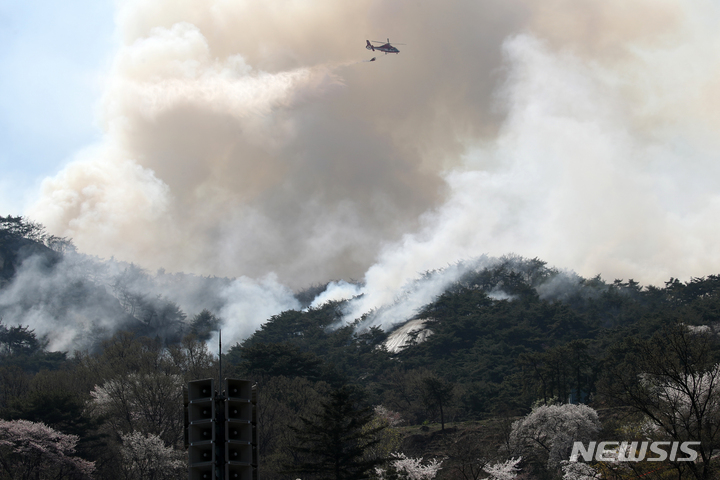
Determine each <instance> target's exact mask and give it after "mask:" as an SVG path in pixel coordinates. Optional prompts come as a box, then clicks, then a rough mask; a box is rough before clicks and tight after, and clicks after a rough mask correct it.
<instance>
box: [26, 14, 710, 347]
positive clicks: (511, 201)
mask: <svg viewBox="0 0 720 480" xmlns="http://www.w3.org/2000/svg"><path fill="white" fill-rule="evenodd" d="M718 18H720V6H718V5H716V4H713V3H709V2H701V3H698V2H692V1H690V0H662V1H655V0H653V1H649V0H634V1H630V2H627V1H620V0H611V1H607V0H602V1H601V0H582V1H577V0H556V1H551V2H529V1H523V0H511V1H500V0H496V1H492V0H491V1H485V2H476V1H471V0H462V1H458V2H453V3H451V4H446V3H443V4H441V3H432V2H420V3H418V2H406V1H399V2H392V3H388V2H380V1H376V0H361V1H358V2H350V3H342V2H341V3H338V2H332V1H330V0H313V1H310V2H301V3H292V4H283V8H279V7H278V4H277V2H261V3H258V2H242V1H240V2H220V3H218V2H210V3H208V2H201V1H200V0H189V1H186V2H181V3H180V4H178V2H174V1H170V0H155V1H152V2H140V1H131V0H128V1H125V2H122V3H121V4H119V7H118V15H117V30H118V35H119V36H120V37H121V39H122V41H121V47H120V49H119V50H118V52H117V53H116V56H115V61H114V64H113V67H112V70H111V72H110V74H109V76H108V81H107V85H106V89H105V95H104V97H103V99H102V105H101V112H102V113H101V122H102V124H103V126H104V129H105V132H106V137H105V139H104V141H103V142H102V143H101V144H99V145H94V146H90V147H88V148H87V149H86V150H84V151H82V152H79V153H78V155H77V158H76V159H75V161H74V162H72V163H70V164H69V165H67V167H65V168H64V169H63V170H62V171H60V172H59V173H58V174H57V175H56V176H54V177H53V178H49V179H46V180H45V182H44V184H43V187H42V193H41V196H40V198H39V199H38V200H37V202H36V203H35V205H34V207H33V208H31V209H30V210H29V211H28V212H27V213H28V215H29V216H30V217H31V218H33V219H34V220H37V221H39V222H42V223H43V224H45V225H46V226H47V227H48V229H49V231H50V232H51V233H53V234H56V235H60V236H68V237H71V238H73V239H74V241H75V243H76V244H77V246H78V247H79V249H80V251H83V252H86V253H89V254H93V255H99V256H101V257H105V258H108V257H110V256H111V255H115V256H116V258H118V259H119V260H122V261H126V262H130V261H131V262H135V263H137V264H139V265H142V266H144V267H146V268H148V269H152V270H155V269H157V268H160V267H164V268H166V269H167V270H168V271H171V272H179V271H184V272H190V273H193V274H196V275H219V276H227V277H233V278H234V277H237V278H243V277H244V278H246V279H247V282H249V285H253V287H252V288H249V289H248V288H245V287H241V286H238V287H237V288H238V289H239V290H237V291H238V292H240V291H242V292H245V294H250V293H249V292H251V291H253V288H255V286H256V285H257V286H259V287H258V288H260V290H262V289H267V295H268V296H269V297H268V298H272V299H276V300H278V301H277V305H278V308H285V306H286V305H288V304H289V303H285V302H284V301H280V300H279V299H280V298H286V297H285V293H287V288H286V287H283V285H286V286H288V287H290V288H299V287H302V286H306V285H309V284H312V283H319V282H326V281H327V280H328V279H331V278H334V279H339V278H344V279H347V280H349V279H357V280H359V281H360V284H361V285H362V287H361V288H360V289H359V290H358V289H357V288H354V287H353V288H348V286H347V285H343V284H341V283H337V282H336V283H335V284H333V285H331V288H329V289H328V290H327V291H326V292H325V293H324V295H325V298H328V299H330V298H333V299H338V298H349V297H351V296H353V297H355V299H354V300H352V301H351V302H349V307H348V310H347V317H346V318H347V319H348V320H350V319H353V318H357V317H358V316H360V315H362V314H363V313H366V312H368V311H374V310H378V309H380V308H383V307H385V306H389V305H394V304H396V300H397V298H400V297H402V298H407V299H408V300H407V305H412V307H408V308H407V311H412V310H413V309H414V308H415V306H416V305H420V304H422V303H423V302H427V301H429V299H430V297H431V296H432V295H434V294H435V293H436V292H437V291H439V289H441V288H442V285H443V284H445V283H446V282H449V281H451V279H450V278H448V279H443V280H440V279H438V283H437V285H435V284H434V283H433V285H432V286H430V284H428V285H426V287H427V289H426V290H424V288H425V286H424V287H423V288H419V289H418V290H417V294H409V293H407V291H406V290H404V288H405V286H406V285H409V284H410V283H411V282H413V281H414V279H416V278H417V277H418V275H419V274H420V273H421V272H425V271H428V270H434V269H438V268H442V267H444V266H446V265H455V264H456V263H457V262H458V261H460V260H463V259H468V258H476V257H478V256H481V255H483V254H487V255H489V256H491V257H498V256H501V255H504V254H506V253H508V252H515V253H517V254H519V255H522V256H525V257H528V258H534V257H539V258H542V259H544V260H546V261H548V262H549V263H550V264H553V265H560V266H563V267H566V268H571V269H573V270H574V271H575V272H578V274H579V275H583V276H594V275H596V274H602V275H603V276H604V277H605V278H630V277H632V278H635V279H636V280H639V281H641V282H642V283H644V284H650V283H656V284H657V283H659V282H662V281H664V280H666V279H668V278H669V277H670V276H674V277H679V278H690V277H692V276H700V275H707V274H708V273H712V272H714V271H716V270H718V269H719V268H720V249H719V248H718V246H717V241H716V239H717V237H718V234H719V233H720V232H719V231H718V224H717V222H716V221H715V219H716V218H718V215H719V214H720V197H719V196H718V193H717V188H716V185H717V183H718V181H719V180H720V164H719V163H718V162H717V156H718V152H720V143H719V142H720V141H719V140H718V137H717V135H716V134H715V132H716V131H717V128H718V126H720V113H718V112H720V108H718V107H720V105H718V102H720V100H719V98H720V97H718V95H717V94H716V92H717V90H718V88H717V78H720V77H719V75H718V74H719V73H720V71H719V70H720V61H718V56H717V46H718V45H719V44H720V33H718V30H717V28H716V25H717V19H718ZM374 37H380V38H374ZM388 37H389V38H390V39H391V40H393V41H397V42H400V43H405V44H406V45H403V46H400V49H401V53H400V54H398V55H388V56H385V55H380V54H378V53H377V52H375V53H373V52H368V51H366V50H365V49H364V45H365V40H366V39H371V40H382V39H384V38H388ZM371 53H372V54H373V55H376V56H378V61H376V62H372V63H367V62H365V63H363V62H362V60H367V59H368V56H369V54H371ZM451 270H452V269H450V270H449V271H451ZM458 274H459V273H458ZM273 275H274V276H273ZM447 275H450V276H451V277H452V275H454V274H450V273H447ZM443 278H444V277H443ZM258 279H259V280H258ZM241 283H242V282H241ZM260 290H256V291H255V292H256V293H255V294H256V295H259V296H260V297H262V295H263V294H261V293H260ZM263 291H264V290H263ZM413 291H414V290H413ZM228 292H229V293H228V296H233V295H235V294H236V293H235V292H236V290H232V289H231V290H228ZM283 292H285V293H283ZM360 294H361V295H360ZM321 300H322V299H320V300H319V301H321ZM281 306H282V307H281ZM398 308H399V307H398ZM233 311H234V312H236V313H233V314H232V315H237V316H238V317H242V316H244V315H246V313H241V312H244V310H242V309H240V310H233ZM263 314H265V315H267V314H269V310H268V311H264V313H263ZM227 315H230V314H229V313H228V314H227ZM397 315H398V316H399V317H402V316H404V315H405V313H402V314H400V313H398V314H397ZM392 316H395V314H393V315H392ZM240 330H242V331H246V330H247V329H244V328H241V329H240ZM240 330H238V332H240ZM238 335H241V333H238Z"/></svg>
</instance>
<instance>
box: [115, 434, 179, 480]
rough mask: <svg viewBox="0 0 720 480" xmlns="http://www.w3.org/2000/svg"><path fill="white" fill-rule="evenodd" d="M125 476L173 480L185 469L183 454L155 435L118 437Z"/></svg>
mask: <svg viewBox="0 0 720 480" xmlns="http://www.w3.org/2000/svg"><path fill="white" fill-rule="evenodd" d="M120 438H122V442H123V444H122V447H121V450H120V451H121V453H122V457H123V468H124V469H125V476H126V477H127V478H129V479H137V480H174V479H176V478H178V477H179V475H180V474H181V473H182V472H183V470H184V469H185V462H184V461H183V454H182V452H180V451H177V450H174V449H172V448H171V447H167V446H165V443H164V442H163V441H162V439H160V437H158V436H157V435H153V434H151V433H149V434H148V435H147V436H146V435H143V434H142V433H140V432H137V431H135V432H132V433H129V434H123V435H120Z"/></svg>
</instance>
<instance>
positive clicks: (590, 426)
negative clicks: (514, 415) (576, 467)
mask: <svg viewBox="0 0 720 480" xmlns="http://www.w3.org/2000/svg"><path fill="white" fill-rule="evenodd" d="M599 431H600V420H599V419H598V416H597V412H595V410H593V409H592V408H590V407H588V406H587V405H572V404H565V405H543V406H540V407H537V408H534V409H533V410H532V412H530V413H529V414H528V415H527V416H526V417H525V418H522V419H520V420H518V421H516V422H515V423H513V425H512V431H511V433H510V445H511V447H512V449H513V450H514V451H516V452H517V453H521V454H523V455H534V456H535V457H538V458H541V459H544V458H547V466H548V468H549V469H551V470H554V469H557V468H559V467H560V464H561V462H562V461H563V460H568V459H569V458H570V451H571V449H572V445H573V442H589V441H592V440H594V439H595V437H596V435H597V433H598V432H599Z"/></svg>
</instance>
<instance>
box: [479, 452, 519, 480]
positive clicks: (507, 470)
mask: <svg viewBox="0 0 720 480" xmlns="http://www.w3.org/2000/svg"><path fill="white" fill-rule="evenodd" d="M520 460H522V457H518V458H511V459H510V460H507V461H505V462H497V463H495V464H493V465H485V466H484V467H483V470H484V471H485V473H487V474H489V475H490V476H489V477H488V478H487V479H485V480H512V479H513V478H515V477H517V474H518V471H520V468H518V464H519V463H520Z"/></svg>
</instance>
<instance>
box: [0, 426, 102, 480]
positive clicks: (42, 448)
mask: <svg viewBox="0 0 720 480" xmlns="http://www.w3.org/2000/svg"><path fill="white" fill-rule="evenodd" d="M77 442H78V437H77V436H76V435H67V434H64V433H61V432H58V431H57V430H54V429H52V428H50V427H48V426H47V425H45V424H43V423H35V422H30V421H27V420H13V421H5V420H0V478H11V479H26V478H27V479H30V478H32V479H34V480H51V479H52V480H89V479H92V473H93V471H94V470H95V465H94V463H93V462H89V461H87V460H83V459H82V458H79V457H75V456H73V454H74V453H75V447H76V445H77Z"/></svg>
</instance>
